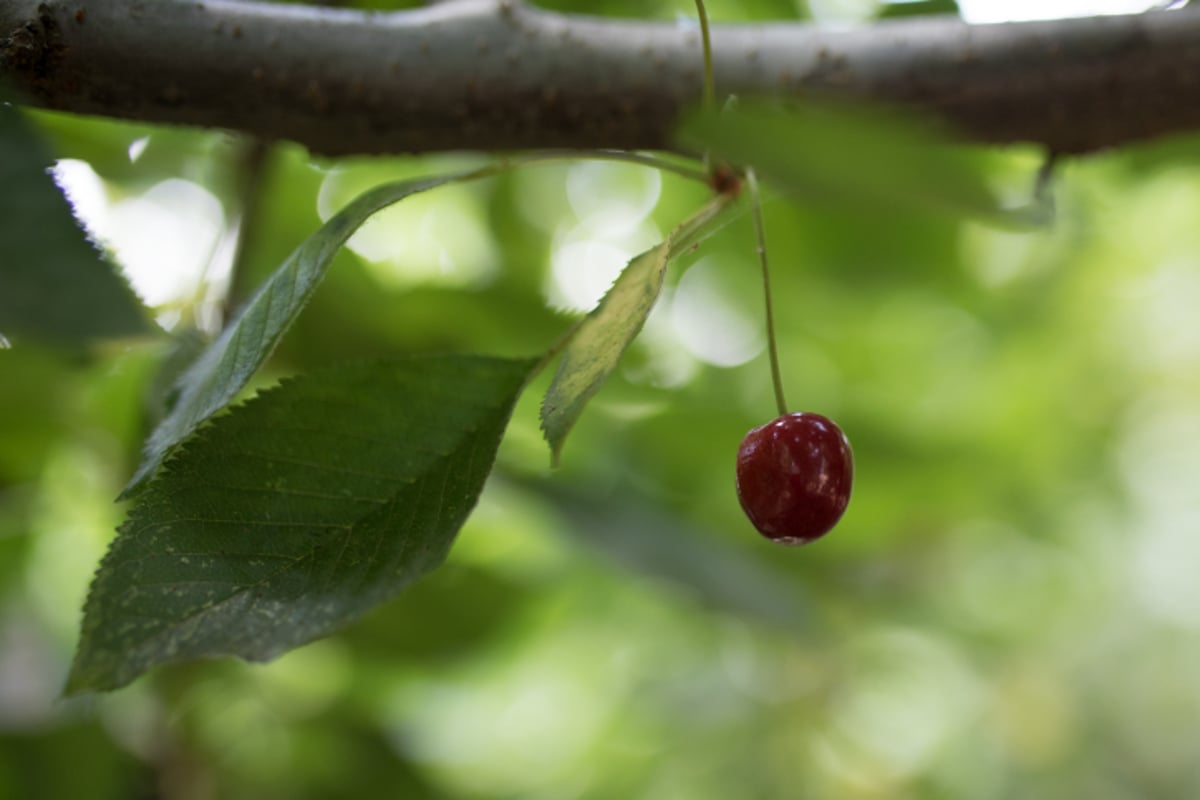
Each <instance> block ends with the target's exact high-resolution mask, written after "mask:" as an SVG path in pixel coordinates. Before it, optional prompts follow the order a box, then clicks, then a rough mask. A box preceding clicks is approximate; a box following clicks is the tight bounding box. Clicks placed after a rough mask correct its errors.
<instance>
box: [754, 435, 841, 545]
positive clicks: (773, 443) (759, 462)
mask: <svg viewBox="0 0 1200 800" xmlns="http://www.w3.org/2000/svg"><path fill="white" fill-rule="evenodd" d="M853 480H854V455H853V453H852V452H851V450H850V442H849V440H848V439H847V438H846V434H844V433H842V429H841V428H839V427H838V426H837V425H836V424H835V423H834V422H833V421H832V420H830V419H828V418H826V417H823V416H821V415H820V414H809V413H794V414H785V415H783V416H782V417H779V418H777V419H774V420H772V421H771V422H768V423H767V424H766V425H763V426H761V427H758V428H754V429H753V430H751V431H750V432H749V433H747V434H746V438H744V439H743V440H742V446H741V447H740V448H738V457H737V493H738V499H739V500H740V501H741V503H742V509H743V510H745V512H746V516H748V517H749V518H750V521H751V522H752V523H754V527H756V528H758V531H759V533H761V534H762V535H763V536H766V537H767V538H768V539H771V540H772V541H776V542H779V543H780V544H789V545H800V544H808V543H809V542H811V541H814V540H816V539H819V538H821V537H822V536H824V535H825V534H826V533H828V532H829V531H830V529H832V528H833V526H834V525H836V524H837V521H838V520H839V519H841V517H842V513H843V512H844V511H845V510H846V505H847V504H848V503H849V502H850V484H851V483H852V482H853Z"/></svg>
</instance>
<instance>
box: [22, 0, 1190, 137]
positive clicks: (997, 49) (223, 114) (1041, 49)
mask: <svg viewBox="0 0 1200 800" xmlns="http://www.w3.org/2000/svg"><path fill="white" fill-rule="evenodd" d="M712 35H713V47H714V57H715V71H716V78H717V92H718V95H719V96H724V95H728V94H738V95H742V96H748V95H773V96H777V97H786V98H803V97H805V96H814V95H835V96H844V97H854V98H867V99H871V100H878V101H884V102H887V103H891V104H895V105H899V106H908V107H915V108H918V109H922V110H924V111H927V112H930V113H932V114H933V115H935V116H938V117H941V118H943V119H945V120H946V121H948V122H949V123H950V124H951V125H952V126H953V127H954V128H956V129H957V130H958V131H959V132H960V133H961V134H962V135H963V136H964V137H965V138H968V139H972V140H976V141H980V142H997V143H1000V142H1034V143H1040V144H1042V145H1044V146H1045V147H1046V148H1048V149H1050V150H1052V151H1054V152H1059V153H1079V152H1087V151H1092V150H1097V149H1101V148H1106V147H1113V146H1118V145H1122V144H1126V143H1129V142H1133V141H1137V140H1143V139H1148V138H1154V137H1158V136H1162V135H1165V134H1170V133H1177V132H1185V131H1194V130H1200V13H1196V12H1195V11H1193V10H1189V9H1184V10H1180V11H1170V12H1166V11H1164V12H1153V13H1147V14H1142V15H1136V16H1119V17H1097V18H1090V19H1076V20H1058V21H1051V22H1036V23H1034V22H1031V23H1018V24H1005V25H986V26H969V25H966V24H964V23H962V22H960V21H958V20H955V19H944V18H925V19H916V20H903V21H895V22H888V23H879V24H876V25H872V26H867V27H861V28H857V29H850V30H828V29H821V28H818V27H814V26H811V25H804V24H795V23H765V24H759V25H736V26H734V25H724V26H722V25H718V26H715V27H714V28H713V31H712ZM702 73H703V58H702V51H701V45H700V31H699V29H698V28H697V27H695V26H693V25H687V24H673V23H660V22H643V21H618V20H603V19H596V18H589V17H582V16H570V15H563V14H557V13H551V12H548V11H543V10H538V9H536V8H534V7H532V6H529V5H526V4H524V3H521V2H517V0H454V1H453V2H443V3H438V4H436V5H433V6H431V7H427V8H424V9H419V10H414V11H401V12H394V13H373V12H360V11H351V10H344V9H330V8H317V7H308V6H296V5H281V4H268V3H260V2H241V1H240V0H45V1H44V2H38V0H0V81H3V82H7V83H8V84H10V85H11V86H12V87H13V88H15V89H16V90H18V91H19V92H21V93H22V94H23V95H24V98H25V99H26V100H27V101H28V102H30V103H32V104H35V105H40V106H44V107H46V108H54V109H63V110H67V111H73V112H78V113H82V114H98V115H105V116H110V117H120V118H126V119H133V120H143V121H147V122H156V123H177V124H185V125H200V126H208V127H218V128H228V129H232V130H237V131H243V132H247V133H251V134H254V135H256V136H259V137H262V138H264V139H290V140H293V141H297V142H300V143H302V144H304V145H307V146H308V147H309V148H310V149H312V150H313V151H315V152H318V153H323V154H328V155H340V154H351V153H396V152H423V151H435V150H448V149H481V150H520V149H539V148H628V149H664V150H669V149H672V148H673V142H672V136H671V132H672V128H673V124H674V120H675V118H676V115H677V114H678V112H679V111H680V109H681V108H683V107H684V106H685V105H688V104H691V103H694V102H697V101H698V100H699V99H700V97H701V94H702Z"/></svg>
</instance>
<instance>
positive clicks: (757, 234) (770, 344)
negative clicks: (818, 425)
mask: <svg viewBox="0 0 1200 800" xmlns="http://www.w3.org/2000/svg"><path fill="white" fill-rule="evenodd" d="M746 186H747V188H749V190H750V213H751V214H752V215H753V217H754V240H755V247H756V249H757V250H758V263H759V265H760V266H761V267H762V282H763V297H764V298H765V300H766V312H767V313H766V317H767V355H768V356H769V357H770V359H771V383H772V384H774V386H775V405H776V406H778V407H779V415H780V416H783V415H785V414H787V413H788V404H787V398H785V397H784V396H783V376H782V374H781V373H780V371H779V347H778V345H777V344H776V341H775V310H774V304H773V303H772V302H771V270H770V268H769V267H768V266H767V233H766V228H765V227H764V226H763V215H762V198H761V197H760V196H759V193H758V178H757V177H755V175H754V170H753V169H751V168H749V167H747V168H746Z"/></svg>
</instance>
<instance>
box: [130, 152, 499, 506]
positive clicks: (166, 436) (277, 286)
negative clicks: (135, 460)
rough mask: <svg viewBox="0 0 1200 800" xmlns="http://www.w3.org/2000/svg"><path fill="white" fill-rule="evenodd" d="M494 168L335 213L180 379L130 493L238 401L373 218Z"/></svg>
mask: <svg viewBox="0 0 1200 800" xmlns="http://www.w3.org/2000/svg"><path fill="white" fill-rule="evenodd" d="M493 172H494V169H493V168H490V167H485V168H483V169H480V170H476V171H474V172H469V173H462V174H458V175H444V176H440V177H435V178H426V179H422V180H409V181H397V182H395V183H388V184H384V185H383V186H378V187H376V188H374V189H372V190H370V191H368V192H364V193H363V194H362V195H360V196H359V197H358V198H357V199H355V200H354V202H352V203H350V205H348V206H346V208H344V209H342V210H341V211H340V212H338V213H337V214H335V215H334V216H333V217H331V218H330V219H329V221H328V222H326V223H325V224H324V225H323V226H321V228H320V229H319V230H318V231H317V232H316V233H314V234H313V235H312V236H310V237H309V238H308V239H306V240H305V241H304V243H303V244H301V245H300V246H299V247H298V248H296V250H295V251H293V252H292V254H291V255H290V256H288V258H287V260H286V261H284V262H283V264H282V265H281V266H280V267H279V269H277V270H275V272H274V273H272V275H271V277H270V278H268V279H267V280H266V282H265V283H263V285H262V286H261V287H260V288H259V290H258V291H257V292H256V293H255V295H254V296H253V297H252V298H251V299H250V301H249V302H248V303H247V304H246V306H245V307H244V308H243V309H242V311H241V313H240V314H239V315H238V317H237V318H236V319H235V320H234V321H233V322H232V323H230V324H229V325H228V326H226V328H225V330H224V331H222V332H221V335H220V336H219V337H218V338H217V339H216V340H215V341H213V343H212V344H211V345H209V347H208V349H206V350H205V351H204V352H203V353H202V354H201V355H200V357H199V358H198V359H197V360H196V362H195V363H194V364H192V366H191V367H189V368H188V369H187V370H186V371H185V372H184V373H183V374H182V375H181V376H180V378H179V381H178V383H177V384H176V387H177V389H178V399H177V401H176V402H175V404H174V406H172V408H171V412H170V413H169V414H168V415H167V416H166V417H165V418H164V419H163V420H162V422H160V423H159V425H158V427H157V428H155V430H154V433H152V434H151V435H150V438H149V440H148V441H147V442H146V450H145V454H144V456H143V458H142V463H141V465H140V466H139V467H138V470H137V472H136V473H135V474H134V476H133V478H132V480H130V482H129V485H128V486H126V487H125V492H124V494H123V495H122V496H123V497H129V496H132V495H133V494H134V493H135V491H136V490H138V488H139V487H140V486H141V485H142V484H143V483H144V482H145V480H146V479H147V478H149V477H150V476H151V475H152V474H153V473H154V471H155V470H156V469H158V467H159V465H160V464H162V462H163V460H164V459H165V458H166V457H167V455H168V454H169V453H170V452H171V450H172V449H173V448H175V447H176V446H178V445H179V444H180V443H181V442H182V441H184V440H185V439H186V438H187V437H188V436H189V435H190V434H191V433H192V431H194V430H196V428H197V426H199V425H200V424H201V423H202V422H204V421H205V420H207V419H208V418H209V417H211V416H212V415H213V414H215V413H216V412H218V411H220V410H221V409H222V408H224V407H225V406H226V405H228V404H229V403H230V402H231V401H232V400H233V399H234V397H235V396H236V395H237V393H238V392H239V391H241V389H242V387H244V386H245V385H246V382H247V381H249V380H250V377H251V376H252V375H253V374H254V373H255V371H256V370H257V369H258V368H259V367H260V366H262V363H263V362H264V361H266V360H267V357H268V356H270V355H271V352H272V351H273V350H274V349H275V346H276V345H277V344H278V343H279V340H280V339H281V338H283V334H284V333H285V332H286V331H287V329H288V328H289V327H291V324H292V322H293V321H294V320H295V319H296V316H297V315H298V314H299V313H300V311H301V310H302V309H303V308H304V306H305V305H306V304H307V303H308V300H309V298H311V297H312V295H313V293H314V292H315V291H316V289H317V286H318V285H319V284H320V282H321V279H322V278H323V277H325V272H326V270H327V269H328V267H329V264H330V262H331V261H332V260H333V257H334V255H335V254H336V253H337V251H338V250H339V249H340V248H341V246H342V245H343V244H345V243H346V240H347V239H349V238H350V237H351V236H352V235H353V234H354V232H355V231H356V230H358V228H359V227H360V226H361V225H362V224H363V223H364V222H366V220H367V218H368V217H370V216H371V215H372V214H374V213H375V212H376V211H379V210H380V209H382V208H384V207H386V206H389V205H391V204H392V203H395V202H397V201H399V200H402V199H404V198H405V197H408V196H409V195H413V194H416V193H417V192H423V191H427V190H429V189H433V188H435V187H437V186H442V185H444V184H447V183H452V182H456V181H463V180H469V179H472V178H477V177H482V176H484V175H490V174H492V173H493Z"/></svg>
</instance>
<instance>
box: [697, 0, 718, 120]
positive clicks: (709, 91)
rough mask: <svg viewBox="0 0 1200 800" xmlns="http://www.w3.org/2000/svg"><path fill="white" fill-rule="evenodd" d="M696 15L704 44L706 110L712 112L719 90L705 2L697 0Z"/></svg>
mask: <svg viewBox="0 0 1200 800" xmlns="http://www.w3.org/2000/svg"><path fill="white" fill-rule="evenodd" d="M696 14H697V15H698V16H699V17H700V39H701V41H702V42H703V43H704V110H705V111H712V110H713V108H714V107H715V106H716V104H717V88H716V84H715V81H714V80H713V57H712V36H711V34H710V33H709V30H708V11H706V10H705V8H704V0H696Z"/></svg>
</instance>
